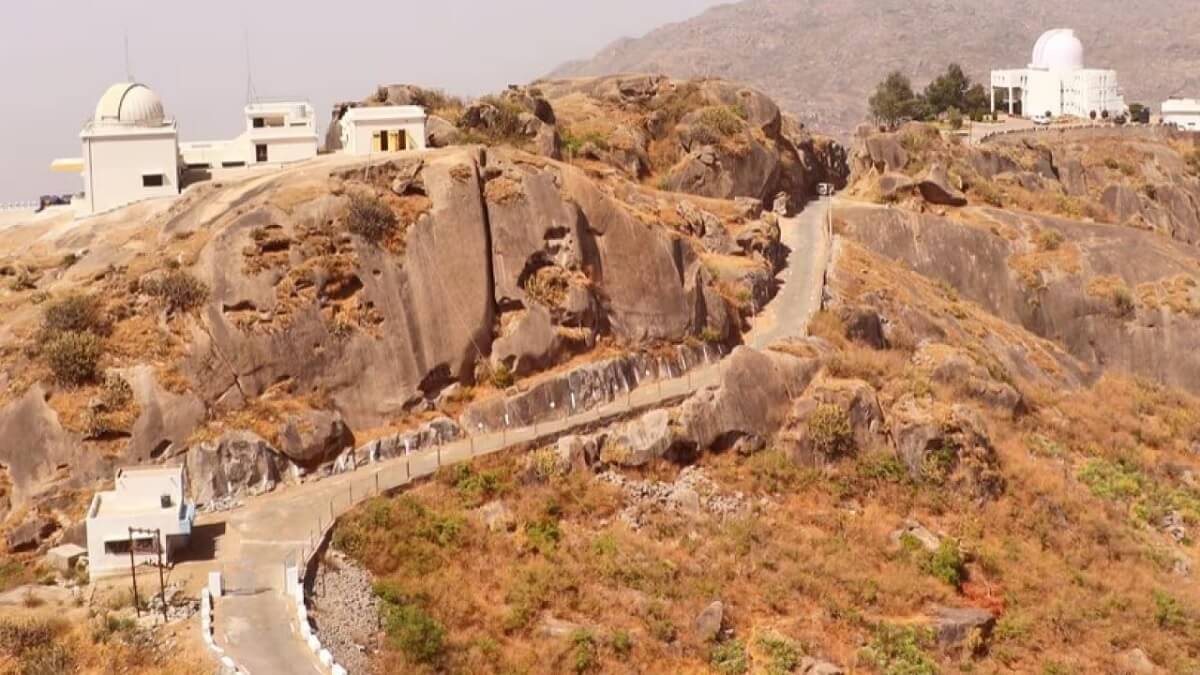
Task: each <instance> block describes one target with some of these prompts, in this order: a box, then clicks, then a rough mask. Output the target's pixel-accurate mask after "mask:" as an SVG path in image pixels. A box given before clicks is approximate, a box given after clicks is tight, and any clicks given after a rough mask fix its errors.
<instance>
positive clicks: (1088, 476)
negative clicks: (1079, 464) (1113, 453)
mask: <svg viewBox="0 0 1200 675" xmlns="http://www.w3.org/2000/svg"><path fill="white" fill-rule="evenodd" d="M1079 481H1080V482H1081V483H1083V484H1084V485H1087V486H1088V489H1089V490H1091V491H1092V494H1094V495H1096V496H1097V497H1102V498H1104V499H1114V500H1120V499H1133V498H1135V497H1139V496H1141V494H1142V490H1143V489H1144V487H1145V485H1146V477H1145V476H1144V475H1142V472H1141V471H1138V470H1137V468H1135V467H1131V466H1128V465H1126V464H1124V463H1119V462H1118V463H1113V462H1108V461H1105V460H1103V459H1093V460H1091V461H1089V462H1088V463H1087V464H1085V465H1084V467H1083V468H1082V469H1080V470H1079Z"/></svg>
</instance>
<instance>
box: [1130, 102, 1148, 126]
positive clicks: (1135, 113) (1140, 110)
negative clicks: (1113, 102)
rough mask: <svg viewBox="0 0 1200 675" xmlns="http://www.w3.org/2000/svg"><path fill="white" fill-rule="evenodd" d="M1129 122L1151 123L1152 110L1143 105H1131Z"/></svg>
mask: <svg viewBox="0 0 1200 675" xmlns="http://www.w3.org/2000/svg"><path fill="white" fill-rule="evenodd" d="M1129 121H1130V122H1141V123H1142V124H1146V123H1148V122H1149V121H1150V109H1149V108H1147V107H1146V106H1144V105H1142V104H1141V103H1130V104H1129Z"/></svg>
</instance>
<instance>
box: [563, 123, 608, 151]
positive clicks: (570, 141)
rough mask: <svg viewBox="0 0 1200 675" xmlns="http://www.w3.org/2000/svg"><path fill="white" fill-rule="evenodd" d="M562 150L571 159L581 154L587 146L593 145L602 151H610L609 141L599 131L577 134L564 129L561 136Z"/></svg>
mask: <svg viewBox="0 0 1200 675" xmlns="http://www.w3.org/2000/svg"><path fill="white" fill-rule="evenodd" d="M561 137H562V150H563V152H564V153H566V154H567V156H569V157H573V156H575V155H578V154H579V151H580V150H582V149H583V147H584V146H585V145H587V144H588V143H591V144H592V145H594V146H596V147H597V148H599V149H600V150H608V147H609V146H608V139H607V138H605V137H604V135H603V134H601V133H600V132H598V131H590V132H588V133H586V134H578V135H577V134H575V133H574V132H572V131H571V130H570V129H564V130H563V131H562V134H561Z"/></svg>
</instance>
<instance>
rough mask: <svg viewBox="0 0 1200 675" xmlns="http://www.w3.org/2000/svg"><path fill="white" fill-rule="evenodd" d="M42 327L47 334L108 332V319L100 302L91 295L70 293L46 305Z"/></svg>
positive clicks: (101, 333)
mask: <svg viewBox="0 0 1200 675" xmlns="http://www.w3.org/2000/svg"><path fill="white" fill-rule="evenodd" d="M42 329H43V330H44V331H45V333H46V334H47V335H54V334H56V333H94V334H96V335H104V334H106V333H108V330H109V324H108V319H107V317H106V316H105V315H104V311H103V309H102V308H101V306H100V302H99V301H98V300H97V299H96V298H95V297H93V296H90V295H68V296H66V297H64V298H61V299H59V300H55V301H53V302H51V303H50V304H48V305H46V307H45V309H43V310H42Z"/></svg>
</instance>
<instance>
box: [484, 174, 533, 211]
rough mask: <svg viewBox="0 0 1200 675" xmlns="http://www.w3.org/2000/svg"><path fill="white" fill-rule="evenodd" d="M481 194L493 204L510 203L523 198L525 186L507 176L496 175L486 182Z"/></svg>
mask: <svg viewBox="0 0 1200 675" xmlns="http://www.w3.org/2000/svg"><path fill="white" fill-rule="evenodd" d="M483 194H484V196H485V197H486V198H487V200H488V201H489V202H491V203H493V204H511V203H514V202H517V201H520V200H522V199H524V198H525V188H524V186H522V185H521V183H519V182H517V181H515V180H513V179H511V178H509V177H507V176H497V177H496V178H493V179H492V180H489V181H488V182H487V185H486V186H485V187H484V190H483Z"/></svg>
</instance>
